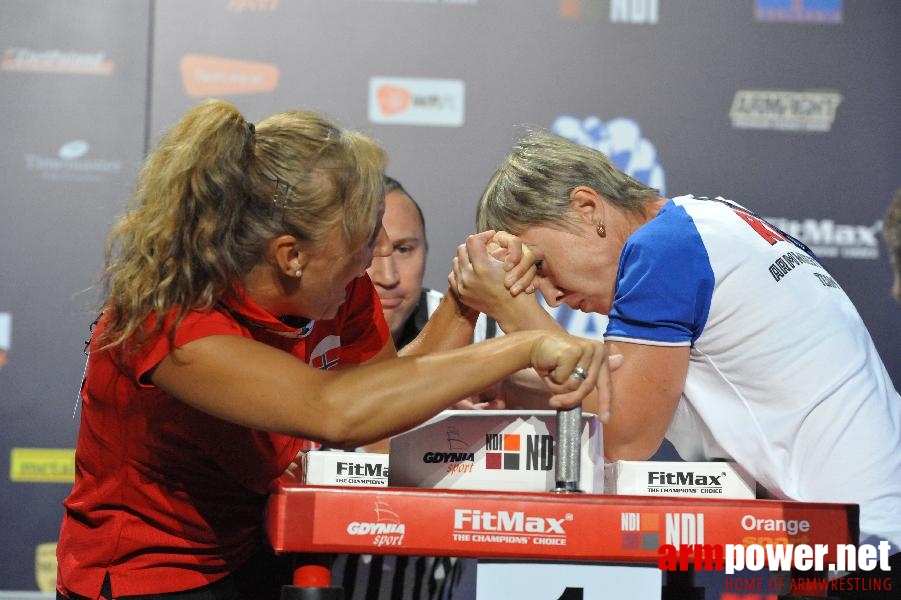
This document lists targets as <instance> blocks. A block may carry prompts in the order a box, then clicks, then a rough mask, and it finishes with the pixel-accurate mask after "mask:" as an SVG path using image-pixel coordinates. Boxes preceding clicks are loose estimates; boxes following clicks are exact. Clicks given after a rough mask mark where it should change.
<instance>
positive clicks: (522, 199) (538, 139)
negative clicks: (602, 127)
mask: <svg viewBox="0 0 901 600" xmlns="http://www.w3.org/2000/svg"><path fill="white" fill-rule="evenodd" d="M579 186H586V187H589V188H591V189H593V190H594V191H596V192H597V193H598V194H600V195H601V196H603V197H604V198H606V199H607V200H609V201H610V202H612V203H613V204H615V205H617V206H620V207H622V208H624V209H626V210H629V211H636V212H638V211H641V210H643V208H644V206H645V204H646V203H647V202H650V201H653V200H656V199H657V198H658V197H659V191H658V190H656V189H655V188H652V187H649V186H646V185H644V184H643V183H641V182H640V181H638V180H636V179H634V178H633V177H630V176H629V175H627V174H626V173H623V172H622V171H621V170H619V169H618V168H616V166H615V165H614V164H613V163H612V162H611V161H610V159H609V158H607V157H606V156H605V155H604V154H603V153H602V152H599V151H597V150H594V149H593V148H589V147H587V146H584V145H582V144H578V143H576V142H573V141H571V140H568V139H566V138H563V137H560V136H558V135H554V134H551V133H547V132H543V131H536V132H531V133H530V134H529V135H527V136H526V137H525V138H523V139H522V140H521V141H520V142H519V143H518V144H517V145H516V147H515V148H514V151H513V152H512V153H511V154H510V155H509V156H507V158H506V160H505V161H504V163H503V164H502V165H501V167H500V169H498V170H497V172H496V173H495V174H494V176H493V177H492V178H491V181H490V182H489V183H488V186H487V187H486V188H485V191H484V192H483V193H482V197H481V199H480V200H479V207H478V211H477V213H476V226H477V227H478V230H479V231H485V230H488V229H495V230H499V231H500V230H502V231H509V232H510V233H513V234H518V233H521V232H522V230H524V229H525V228H527V227H531V226H534V225H544V226H547V227H553V228H556V229H564V230H567V229H571V227H572V223H573V217H572V214H571V212H570V193H571V192H572V191H573V190H574V189H575V188H577V187H579Z"/></svg>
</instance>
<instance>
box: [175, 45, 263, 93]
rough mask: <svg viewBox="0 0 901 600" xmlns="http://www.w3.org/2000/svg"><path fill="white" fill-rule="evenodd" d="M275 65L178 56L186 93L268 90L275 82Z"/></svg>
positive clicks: (230, 59)
mask: <svg viewBox="0 0 901 600" xmlns="http://www.w3.org/2000/svg"><path fill="white" fill-rule="evenodd" d="M278 77H279V68H278V67H277V66H276V65H274V64H270V63H262V62H251V61H247V60H236V59H232V58H222V57H219V56H203V55H199V54H186V55H185V56H183V57H182V59H181V80H182V84H183V85H184V87H185V92H187V94H188V95H189V96H193V97H195V98H196V97H199V96H204V97H205V96H233V95H238V94H261V93H265V92H271V91H272V90H274V89H275V88H276V86H277V85H278Z"/></svg>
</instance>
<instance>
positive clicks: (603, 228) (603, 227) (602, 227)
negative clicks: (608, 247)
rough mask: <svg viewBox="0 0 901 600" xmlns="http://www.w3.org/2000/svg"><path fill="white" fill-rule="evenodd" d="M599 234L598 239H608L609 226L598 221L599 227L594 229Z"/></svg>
mask: <svg viewBox="0 0 901 600" xmlns="http://www.w3.org/2000/svg"><path fill="white" fill-rule="evenodd" d="M594 230H595V231H597V232H598V237H602V238H605V237H607V226H606V225H604V224H603V223H601V222H600V221H598V226H597V227H595V228H594Z"/></svg>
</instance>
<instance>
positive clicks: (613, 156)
mask: <svg viewBox="0 0 901 600" xmlns="http://www.w3.org/2000/svg"><path fill="white" fill-rule="evenodd" d="M551 131H553V132H554V133H556V134H557V135H559V136H562V137H565V138H567V139H570V140H572V141H574V142H577V143H579V144H582V145H583V146H588V147H589V148H594V149H595V150H599V151H600V152H603V153H604V154H605V155H607V157H608V158H609V159H610V160H611V161H612V162H613V164H615V165H616V167H617V168H618V169H620V170H621V171H623V172H624V173H626V174H628V175H630V176H632V177H634V178H635V179H637V180H638V181H640V182H642V183H644V184H645V185H649V186H651V187H653V188H657V189H658V190H660V194H661V195H666V174H665V173H664V171H663V167H662V166H661V165H660V163H659V162H658V160H657V150H656V148H654V144H652V143H651V142H650V141H649V140H646V139H645V138H643V137H642V136H641V127H639V125H638V123H637V122H635V121H633V120H632V119H627V118H623V117H619V118H616V119H612V120H610V121H608V122H606V123H605V122H604V121H601V120H600V119H599V118H598V117H593V116H592V117H586V118H585V119H583V120H579V119H577V118H576V117H572V116H568V115H563V116H560V117H557V119H556V120H555V121H554V123H553V125H551Z"/></svg>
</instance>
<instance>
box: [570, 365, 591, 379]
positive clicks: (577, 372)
mask: <svg viewBox="0 0 901 600" xmlns="http://www.w3.org/2000/svg"><path fill="white" fill-rule="evenodd" d="M569 376H570V377H572V378H573V379H578V380H579V381H585V379H587V378H588V369H585V368H584V367H579V366H577V367H576V368H575V369H573V372H572V373H570V374H569Z"/></svg>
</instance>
